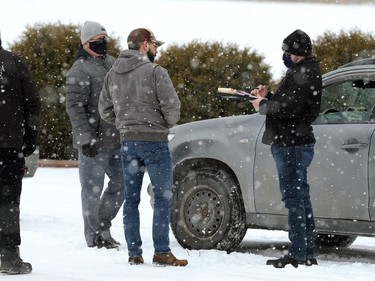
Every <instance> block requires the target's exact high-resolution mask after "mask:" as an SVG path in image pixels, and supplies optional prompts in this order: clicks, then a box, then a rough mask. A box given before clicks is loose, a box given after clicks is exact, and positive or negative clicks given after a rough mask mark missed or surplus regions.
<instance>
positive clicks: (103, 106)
mask: <svg viewBox="0 0 375 281" xmlns="http://www.w3.org/2000/svg"><path fill="white" fill-rule="evenodd" d="M180 106H181V104H180V101H179V99H178V96H177V93H176V91H175V89H174V87H173V84H172V81H171V79H170V77H169V75H168V72H167V71H166V70H165V69H164V68H162V67H161V66H160V65H157V64H155V63H151V62H150V60H149V59H148V57H147V56H145V55H143V54H142V53H140V52H138V51H135V50H125V51H123V52H122V53H121V54H120V56H119V58H118V59H117V60H116V62H115V63H114V64H113V67H112V69H111V70H110V71H109V72H108V74H107V76H106V78H105V81H104V85H103V89H102V92H101V94H100V101H99V112H100V115H101V117H102V118H103V119H104V120H105V121H107V122H109V123H111V124H116V128H117V129H118V130H119V131H120V138H121V141H126V140H139V141H166V140H167V137H168V133H169V128H171V127H172V126H173V125H175V124H176V123H177V121H178V120H179V119H180Z"/></svg>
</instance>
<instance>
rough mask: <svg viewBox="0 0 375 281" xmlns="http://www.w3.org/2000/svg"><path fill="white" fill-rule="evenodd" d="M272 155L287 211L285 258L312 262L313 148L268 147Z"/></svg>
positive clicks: (309, 146)
mask: <svg viewBox="0 0 375 281" xmlns="http://www.w3.org/2000/svg"><path fill="white" fill-rule="evenodd" d="M271 151H272V156H273V158H274V160H275V162H276V167H277V171H278V174H279V182H280V192H281V199H282V201H283V202H284V203H285V207H286V208H287V209H288V224H289V240H290V242H291V245H290V247H289V254H288V255H289V256H290V257H291V258H294V259H297V260H306V259H310V258H313V257H314V255H315V253H314V251H315V239H316V232H315V223H314V214H313V208H312V204H311V201H310V194H309V193H310V186H309V184H308V183H307V167H308V166H309V165H310V164H311V161H312V159H313V157H314V144H307V145H304V146H290V147H275V146H271Z"/></svg>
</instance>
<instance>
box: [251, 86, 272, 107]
mask: <svg viewBox="0 0 375 281" xmlns="http://www.w3.org/2000/svg"><path fill="white" fill-rule="evenodd" d="M267 93H268V90H267V87H266V86H265V85H259V86H258V87H256V88H255V89H253V90H252V91H251V94H253V95H254V96H257V97H258V98H257V99H255V100H252V101H251V103H252V105H253V106H254V109H255V110H256V111H259V103H260V102H261V101H262V100H263V99H264V98H265V97H266V96H267Z"/></svg>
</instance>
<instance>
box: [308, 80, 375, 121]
mask: <svg viewBox="0 0 375 281" xmlns="http://www.w3.org/2000/svg"><path fill="white" fill-rule="evenodd" d="M374 106H375V81H370V80H367V81H366V80H355V81H345V82H342V83H338V84H333V85H329V86H327V87H325V88H324V89H323V92H322V101H321V112H320V115H319V117H318V118H317V119H316V121H315V122H314V123H315V124H319V123H333V124H347V123H369V122H371V123H374V122H375V120H374V119H375V115H373V112H374Z"/></svg>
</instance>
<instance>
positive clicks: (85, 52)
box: [66, 21, 124, 249]
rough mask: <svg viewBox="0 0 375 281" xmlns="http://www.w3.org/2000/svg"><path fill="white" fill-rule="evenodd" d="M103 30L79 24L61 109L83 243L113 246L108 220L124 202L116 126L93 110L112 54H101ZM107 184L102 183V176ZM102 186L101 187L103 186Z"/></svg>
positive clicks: (104, 40)
mask: <svg viewBox="0 0 375 281" xmlns="http://www.w3.org/2000/svg"><path fill="white" fill-rule="evenodd" d="M107 37H108V35H107V32H106V30H105V28H104V27H103V26H102V25H101V24H99V23H97V22H92V21H87V22H85V23H84V24H83V26H82V30H81V42H82V45H81V47H80V48H79V50H78V55H77V59H76V61H75V62H74V64H73V66H72V67H71V68H70V70H69V72H68V74H67V76H66V111H67V113H68V115H69V118H70V122H71V124H72V129H73V146H74V147H75V148H76V149H78V157H79V177H80V181H81V188H82V192H81V200H82V215H83V221H84V234H85V238H86V243H87V246H88V247H98V248H102V247H105V248H107V249H111V248H118V247H119V245H120V243H119V242H117V241H116V240H115V239H113V238H112V236H111V233H110V227H111V221H112V220H113V219H114V218H115V217H116V215H117V213H118V211H119V209H120V207H121V205H122V203H123V202H124V183H123V175H122V165H121V159H120V138H119V134H118V131H117V130H116V128H115V126H113V125H111V124H108V123H106V122H103V120H101V118H100V115H99V112H98V101H99V94H100V91H101V89H102V85H103V81H104V77H105V75H106V74H107V72H108V70H109V69H110V68H111V66H112V64H113V62H114V61H115V59H114V58H113V57H111V56H109V55H107V54H106V52H107ZM106 175H107V176H108V178H109V182H108V186H107V187H106V188H105V189H104V180H105V176H106ZM103 190H104V192H103Z"/></svg>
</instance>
